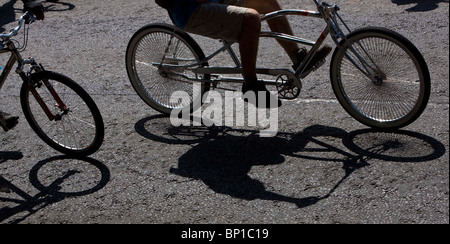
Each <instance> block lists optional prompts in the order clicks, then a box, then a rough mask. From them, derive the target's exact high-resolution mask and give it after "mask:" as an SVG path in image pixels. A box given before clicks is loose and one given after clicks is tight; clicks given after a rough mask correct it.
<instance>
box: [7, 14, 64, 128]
mask: <svg viewBox="0 0 450 244" xmlns="http://www.w3.org/2000/svg"><path fill="white" fill-rule="evenodd" d="M21 23H22V19H21V21H19V26H21ZM19 29H20V28H18V29H16V30H17V31H18V30H19ZM0 44H1V43H0ZM1 45H2V46H0V55H1V54H3V53H11V56H10V58H9V60H8V62H7V63H6V66H5V69H4V70H3V72H2V73H1V74H0V90H1V89H2V87H3V85H4V83H5V81H6V78H7V77H8V75H9V74H10V72H11V71H12V69H13V68H14V64H15V63H17V64H18V67H17V69H16V73H17V74H19V76H20V78H22V80H23V82H24V84H25V85H26V86H27V88H28V90H29V91H30V92H31V93H32V94H33V96H34V97H35V98H36V101H37V102H38V103H39V105H40V106H41V108H42V109H43V110H44V112H45V114H46V115H47V117H48V119H49V120H51V121H53V120H59V119H61V116H62V115H63V114H64V113H67V111H68V109H67V107H66V105H65V104H64V102H63V101H62V100H61V98H60V97H59V95H58V94H57V93H56V91H55V89H54V88H53V87H52V85H51V84H50V83H49V82H48V81H43V83H44V85H45V86H46V87H47V89H48V90H49V92H50V93H51V94H52V96H53V98H54V99H55V101H56V103H57V104H56V105H55V106H57V107H58V108H60V109H61V110H62V112H61V113H60V114H56V115H54V114H53V113H52V112H51V111H50V109H49V107H48V106H47V104H46V103H45V102H44V100H43V99H42V97H41V96H40V95H39V93H38V92H37V91H36V89H35V86H38V84H34V83H33V82H32V81H31V80H30V79H29V76H28V75H27V74H26V73H25V71H24V66H25V65H27V64H29V65H31V68H30V72H29V73H31V71H32V70H34V71H42V70H43V67H42V66H40V65H38V64H37V63H36V61H35V60H34V59H33V58H31V57H30V58H29V59H23V58H22V56H21V55H20V52H19V51H18V50H17V48H16V46H15V45H14V43H13V42H12V41H10V40H7V41H6V42H5V43H3V44H1Z"/></svg>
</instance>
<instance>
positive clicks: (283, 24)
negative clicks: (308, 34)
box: [246, 0, 299, 63]
mask: <svg viewBox="0 0 450 244" xmlns="http://www.w3.org/2000/svg"><path fill="white" fill-rule="evenodd" d="M246 7H248V8H252V9H255V10H256V11H258V12H259V13H261V14H267V13H270V12H273V11H278V10H281V9H282V8H281V5H280V4H279V3H278V1H277V0H248V1H247V6H246ZM267 23H268V24H269V27H270V29H271V30H272V31H274V32H279V33H284V34H288V35H293V32H292V29H291V26H290V24H289V21H288V19H287V18H286V17H279V18H275V19H271V20H268V21H267ZM278 43H280V45H281V46H282V47H283V49H284V50H285V51H286V53H287V54H288V55H289V57H290V58H291V60H292V62H293V63H296V62H297V59H296V58H297V56H296V54H297V53H298V50H299V47H298V45H297V43H295V42H287V41H282V40H278Z"/></svg>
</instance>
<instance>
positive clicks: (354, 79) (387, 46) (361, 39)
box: [330, 27, 431, 130]
mask: <svg viewBox="0 0 450 244" xmlns="http://www.w3.org/2000/svg"><path fill="white" fill-rule="evenodd" d="M340 46H341V47H342V48H343V50H346V51H349V52H348V53H350V52H351V48H350V47H352V48H354V49H355V50H356V51H357V52H358V53H359V54H360V55H361V57H362V58H364V59H365V60H367V61H370V62H372V61H373V63H375V64H376V72H379V74H380V75H379V76H380V77H382V78H380V79H382V82H381V83H375V82H373V80H371V79H369V78H367V77H366V76H364V75H363V73H362V72H361V71H360V70H358V69H357V68H356V67H355V66H354V65H353V64H352V63H351V62H350V61H349V59H348V58H346V56H345V54H344V52H343V51H341V50H340V49H339V48H336V50H335V51H334V53H333V57H332V59H331V66H330V78H331V83H332V87H333V91H334V94H335V95H336V97H337V99H338V101H339V102H340V104H341V105H342V107H343V108H344V109H345V110H346V111H347V112H348V113H349V114H350V115H351V116H352V117H353V118H355V119H356V120H358V121H359V122H361V123H362V124H365V125H367V126H369V127H372V128H374V129H382V130H393V129H398V128H402V127H405V126H407V125H409V124H411V123H412V122H414V121H415V120H416V119H417V118H419V117H420V115H421V114H422V113H423V111H424V110H425V108H426V106H427V103H428V100H429V97H430V89H431V84H430V83H431V81H430V74H429V70H428V67H427V64H426V62H425V59H424V58H423V56H422V54H421V53H420V52H419V50H418V49H417V48H416V47H415V46H414V45H413V44H412V43H411V42H410V41H409V40H408V39H407V38H405V37H404V36H402V35H400V34H399V33H397V32H394V31H392V30H389V29H386V28H380V27H366V28H362V29H359V30H357V31H354V32H351V33H350V34H348V36H347V38H346V40H345V39H344V40H342V41H341V43H340ZM367 53H368V54H370V58H368V57H369V55H366V54H367ZM350 55H352V56H353V58H355V59H357V58H356V55H354V54H351V53H350ZM357 62H359V61H357ZM360 64H361V63H360Z"/></svg>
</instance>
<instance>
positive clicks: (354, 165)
mask: <svg viewBox="0 0 450 244" xmlns="http://www.w3.org/2000/svg"><path fill="white" fill-rule="evenodd" d="M135 130H136V131H137V133H139V134H140V135H141V136H143V137H145V138H147V139H150V140H153V141H158V142H162V143H166V144H168V145H175V144H186V145H191V146H192V147H191V148H190V149H189V150H188V151H187V152H186V153H184V154H183V155H182V156H181V157H180V158H179V159H178V166H177V167H173V168H171V169H170V173H172V174H176V175H179V176H182V177H186V178H190V179H195V180H201V181H202V182H204V184H205V185H207V186H208V187H209V188H210V189H212V190H213V191H214V192H216V193H220V194H225V195H229V196H232V197H234V198H239V199H244V200H255V199H262V200H270V201H280V202H288V203H293V204H295V205H296V206H297V207H299V208H303V207H307V206H310V205H313V204H315V203H317V202H319V201H321V200H323V199H326V198H328V197H330V196H331V195H332V193H333V192H334V191H335V190H336V189H338V188H339V186H340V185H341V184H342V183H343V182H344V181H345V180H346V179H347V178H348V177H349V176H350V175H351V174H353V173H354V172H355V171H357V170H358V169H361V168H363V167H366V166H368V165H370V161H371V159H374V158H377V159H381V160H385V161H396V162H425V161H430V160H434V159H436V158H439V157H442V156H443V155H444V154H445V147H444V145H443V144H442V143H440V142H438V141H437V140H435V139H433V138H431V137H428V136H426V135H423V134H420V133H415V132H409V131H398V132H395V133H381V132H377V131H373V130H357V131H352V132H346V131H345V130H343V129H340V128H336V127H329V126H323V125H314V126H310V127H308V128H305V129H304V130H303V131H302V132H300V133H279V134H278V135H277V136H276V137H272V138H261V137H259V136H258V135H257V131H252V130H248V129H234V128H229V127H203V126H201V127H174V126H171V124H170V121H169V118H167V117H164V116H152V117H148V118H144V119H142V120H140V121H138V122H137V123H136V125H135ZM324 138H325V139H326V138H337V139H338V141H340V143H338V144H337V145H336V143H329V142H328V141H327V140H324ZM373 138H378V140H375V141H372V142H370V140H372V139H373ZM360 141H361V142H363V143H362V144H361V143H360ZM411 141H419V142H422V144H426V145H428V147H427V150H426V151H423V152H421V153H420V154H412V156H411V152H410V151H406V152H405V149H406V148H408V149H409V148H410V147H412V148H411V150H415V149H416V147H414V145H410V144H409V143H413V144H416V143H415V142H411ZM349 150H350V151H351V153H349V152H348V151H349ZM286 157H294V158H298V159H304V160H305V161H308V162H310V161H313V162H314V161H318V162H323V161H326V162H336V163H340V164H341V165H342V170H343V171H344V174H343V176H342V178H340V179H338V180H337V181H336V182H335V184H334V186H332V187H330V188H329V189H328V192H326V193H324V194H322V195H315V196H307V197H302V198H296V197H292V196H286V195H282V194H280V193H277V192H274V191H270V190H268V189H267V188H266V187H265V186H264V183H263V182H261V181H259V180H257V179H253V178H252V177H250V176H249V172H250V169H251V168H252V167H254V166H269V165H281V164H283V163H284V162H285V161H286ZM339 175H342V174H339Z"/></svg>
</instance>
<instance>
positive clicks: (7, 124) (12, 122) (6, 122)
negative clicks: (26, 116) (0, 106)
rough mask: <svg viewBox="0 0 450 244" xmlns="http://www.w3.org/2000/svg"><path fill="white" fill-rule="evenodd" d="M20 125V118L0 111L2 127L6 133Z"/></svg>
mask: <svg viewBox="0 0 450 244" xmlns="http://www.w3.org/2000/svg"><path fill="white" fill-rule="evenodd" d="M18 123H19V117H17V116H12V115H10V114H8V113H4V112H1V111H0V125H1V126H2V128H3V130H4V131H8V130H11V129H12V128H14V127H15V126H16V125H17V124H18Z"/></svg>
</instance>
